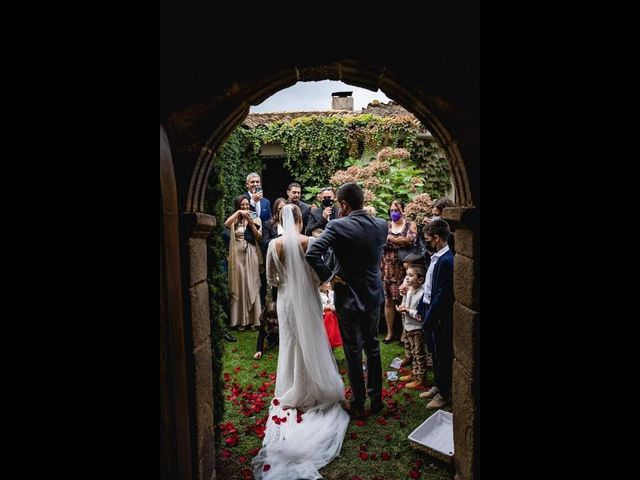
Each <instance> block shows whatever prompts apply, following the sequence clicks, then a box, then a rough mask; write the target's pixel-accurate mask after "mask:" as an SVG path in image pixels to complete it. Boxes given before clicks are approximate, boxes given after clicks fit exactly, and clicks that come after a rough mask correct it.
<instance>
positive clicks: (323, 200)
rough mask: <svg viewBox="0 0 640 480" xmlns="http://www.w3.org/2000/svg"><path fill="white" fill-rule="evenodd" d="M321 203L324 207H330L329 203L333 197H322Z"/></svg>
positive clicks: (331, 203) (331, 202) (330, 203)
mask: <svg viewBox="0 0 640 480" xmlns="http://www.w3.org/2000/svg"><path fill="white" fill-rule="evenodd" d="M322 205H324V207H325V208H326V207H330V206H331V205H333V199H332V198H323V199H322Z"/></svg>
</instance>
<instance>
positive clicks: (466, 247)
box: [445, 219, 475, 258]
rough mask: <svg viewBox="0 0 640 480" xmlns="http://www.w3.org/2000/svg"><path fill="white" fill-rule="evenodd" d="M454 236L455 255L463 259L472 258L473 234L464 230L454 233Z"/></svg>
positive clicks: (473, 255)
mask: <svg viewBox="0 0 640 480" xmlns="http://www.w3.org/2000/svg"><path fill="white" fill-rule="evenodd" d="M445 220H446V219H445ZM454 236H455V240H456V253H460V254H462V255H464V256H465V257H469V258H474V257H475V254H474V250H473V248H474V241H473V232H472V231H471V230H467V229H466V228H465V229H458V230H456V231H455V233H454Z"/></svg>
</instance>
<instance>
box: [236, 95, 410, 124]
mask: <svg viewBox="0 0 640 480" xmlns="http://www.w3.org/2000/svg"><path fill="white" fill-rule="evenodd" d="M363 113H371V114H374V115H380V116H381V117H393V118H395V119H397V120H405V119H406V120H408V121H410V122H411V123H414V124H416V125H419V124H420V122H419V121H418V119H417V118H416V117H415V116H413V114H412V113H410V112H409V111H407V110H405V109H404V108H403V107H402V106H400V105H398V104H397V103H395V102H389V103H388V104H386V103H380V102H376V101H374V102H372V103H370V104H369V105H367V107H366V108H363V109H362V111H360V112H353V111H350V110H321V111H311V112H270V113H250V114H249V115H247V118H246V119H245V120H244V122H243V123H242V125H244V126H246V127H249V128H255V127H257V126H258V125H265V124H268V123H273V122H278V121H280V120H282V121H289V120H293V119H294V118H298V117H354V116H356V115H362V114H363Z"/></svg>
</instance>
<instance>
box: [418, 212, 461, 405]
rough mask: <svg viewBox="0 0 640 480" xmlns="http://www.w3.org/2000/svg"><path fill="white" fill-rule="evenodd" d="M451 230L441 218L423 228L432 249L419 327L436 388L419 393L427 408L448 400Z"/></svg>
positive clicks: (450, 336)
mask: <svg viewBox="0 0 640 480" xmlns="http://www.w3.org/2000/svg"><path fill="white" fill-rule="evenodd" d="M449 234H450V229H449V224H448V223H447V222H445V221H444V220H442V219H436V220H433V221H432V222H430V223H429V224H428V225H427V226H426V227H425V229H424V236H425V240H426V242H427V244H429V246H430V247H431V248H432V249H433V250H435V253H434V254H433V255H431V262H430V263H429V269H428V270H427V275H426V280H425V282H424V295H423V297H422V303H423V305H422V308H421V310H422V328H423V330H424V332H425V336H426V335H433V339H434V343H435V352H434V355H433V367H434V372H435V386H434V387H433V388H431V390H429V391H427V392H423V393H421V394H420V397H422V398H432V400H431V401H430V402H429V403H428V404H427V408H442V407H444V406H445V405H447V404H448V403H449V402H450V401H451V383H452V362H453V253H451V250H450V249H449V246H448V245H447V240H448V238H449Z"/></svg>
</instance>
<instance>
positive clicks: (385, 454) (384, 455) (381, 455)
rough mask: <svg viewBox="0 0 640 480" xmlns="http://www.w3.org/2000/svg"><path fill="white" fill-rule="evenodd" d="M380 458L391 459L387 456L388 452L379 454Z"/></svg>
mask: <svg viewBox="0 0 640 480" xmlns="http://www.w3.org/2000/svg"><path fill="white" fill-rule="evenodd" d="M380 458H381V459H382V460H390V459H391V455H389V453H388V452H382V453H381V454H380Z"/></svg>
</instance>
